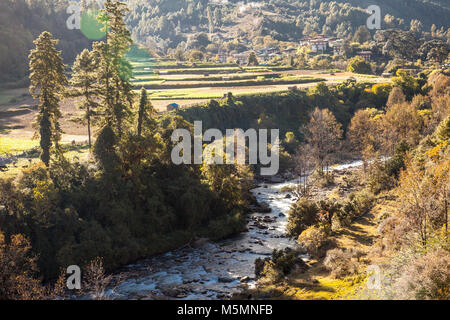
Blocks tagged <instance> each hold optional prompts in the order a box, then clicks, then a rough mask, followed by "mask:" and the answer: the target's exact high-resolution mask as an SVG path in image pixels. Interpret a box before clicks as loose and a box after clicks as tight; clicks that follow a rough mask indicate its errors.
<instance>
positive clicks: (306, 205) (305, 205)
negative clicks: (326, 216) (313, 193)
mask: <svg viewBox="0 0 450 320" xmlns="http://www.w3.org/2000/svg"><path fill="white" fill-rule="evenodd" d="M318 213H319V208H318V206H317V204H316V203H315V202H314V201H311V200H308V199H305V198H302V199H300V200H298V201H297V202H296V203H294V204H293V205H292V206H291V209H290V210H289V215H288V223H287V226H286V233H287V235H288V236H289V237H291V238H293V239H295V238H298V236H299V235H300V234H301V233H302V232H303V231H304V230H306V229H307V228H308V227H310V226H312V225H314V224H315V223H317V214H318Z"/></svg>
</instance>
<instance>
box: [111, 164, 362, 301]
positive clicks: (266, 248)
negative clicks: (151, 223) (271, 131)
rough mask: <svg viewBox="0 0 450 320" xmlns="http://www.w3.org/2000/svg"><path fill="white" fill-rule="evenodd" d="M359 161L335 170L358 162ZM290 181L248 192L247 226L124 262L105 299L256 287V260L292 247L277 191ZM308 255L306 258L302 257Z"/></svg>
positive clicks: (288, 199)
mask: <svg viewBox="0 0 450 320" xmlns="http://www.w3.org/2000/svg"><path fill="white" fill-rule="evenodd" d="M360 165H361V163H360V162H354V163H352V164H346V165H341V166H338V167H335V168H334V170H347V169H351V168H353V167H358V166H360ZM294 184H295V182H285V183H277V184H262V185H261V186H260V187H258V188H256V189H254V190H252V192H253V194H254V195H255V196H256V198H257V200H258V202H259V203H261V204H262V207H261V208H260V210H259V212H258V210H257V212H255V213H253V214H251V215H249V216H248V217H247V220H248V230H247V232H244V233H242V234H240V235H239V236H237V237H233V238H230V239H227V240H224V241H221V242H209V241H200V242H197V243H196V246H195V247H186V248H183V249H179V250H176V251H171V252H168V253H166V254H163V255H159V256H155V257H153V258H151V259H147V260H144V261H141V262H140V263H138V264H134V265H130V266H127V267H126V268H125V269H124V272H123V273H122V275H125V279H126V280H124V281H121V282H120V284H119V285H117V286H115V287H113V288H110V289H108V291H107V292H106V295H107V296H108V298H110V299H191V300H196V299H227V298H230V297H231V296H232V295H233V293H235V292H239V291H241V289H242V288H243V287H244V286H248V287H250V288H251V287H253V286H254V285H255V264H254V262H255V260H256V259H257V258H265V257H268V256H270V255H271V254H272V251H273V250H274V249H285V248H288V247H290V248H295V247H296V246H297V244H296V242H295V241H292V240H290V239H288V238H286V237H285V229H286V224H287V214H288V212H289V208H290V206H291V204H292V203H293V202H294V201H295V197H293V196H292V195H290V194H288V193H281V189H283V188H284V187H286V186H290V185H294ZM304 258H305V259H306V258H307V257H306V256H305V257H304Z"/></svg>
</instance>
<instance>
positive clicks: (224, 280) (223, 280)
mask: <svg viewBox="0 0 450 320" xmlns="http://www.w3.org/2000/svg"><path fill="white" fill-rule="evenodd" d="M218 281H219V282H221V283H230V282H233V281H234V279H232V278H230V277H219V279H218Z"/></svg>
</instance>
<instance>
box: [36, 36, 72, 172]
mask: <svg viewBox="0 0 450 320" xmlns="http://www.w3.org/2000/svg"><path fill="white" fill-rule="evenodd" d="M57 43H58V40H53V39H52V34H51V33H50V32H47V31H44V32H43V33H42V34H41V35H40V36H39V37H38V38H37V39H36V40H35V41H34V44H35V45H36V48H35V49H33V50H31V53H30V55H29V59H30V93H31V95H32V96H33V98H35V99H39V101H40V105H39V113H38V116H37V118H36V122H35V124H34V125H35V128H36V131H37V132H36V136H40V146H41V149H42V153H41V160H42V162H44V163H45V165H46V166H47V167H48V166H49V163H50V150H51V147H52V145H53V146H54V147H55V148H56V150H59V141H60V140H61V134H62V130H61V127H60V124H59V119H60V118H61V111H60V110H59V102H60V100H61V98H62V97H63V95H64V93H65V90H66V87H65V86H66V85H67V78H66V75H65V67H64V64H63V61H62V58H61V52H60V51H58V50H56V48H55V45H56V44H57Z"/></svg>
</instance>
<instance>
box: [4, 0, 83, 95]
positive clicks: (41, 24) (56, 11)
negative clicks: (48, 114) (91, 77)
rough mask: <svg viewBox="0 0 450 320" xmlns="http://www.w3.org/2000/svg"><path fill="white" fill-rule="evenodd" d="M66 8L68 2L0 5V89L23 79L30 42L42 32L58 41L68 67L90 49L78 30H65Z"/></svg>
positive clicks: (21, 0)
mask: <svg viewBox="0 0 450 320" xmlns="http://www.w3.org/2000/svg"><path fill="white" fill-rule="evenodd" d="M68 6H69V1H68V0H1V1H0V40H1V41H0V70H1V71H2V72H1V73H0V87H2V86H3V85H5V83H14V82H17V81H21V80H23V79H24V78H26V76H27V73H28V54H29V53H30V49H31V48H33V40H34V39H36V38H37V37H38V36H39V34H41V32H43V31H45V30H47V31H50V32H51V33H52V34H53V35H54V37H55V38H56V39H59V40H60V41H59V44H58V46H57V48H58V49H59V50H62V51H63V57H64V60H65V61H66V62H67V63H68V62H71V61H73V60H74V58H75V57H76V55H77V54H78V53H79V52H81V50H82V48H85V47H87V46H88V45H89V41H88V39H87V38H86V37H84V36H83V35H82V34H81V32H80V31H79V30H69V29H68V28H67V26H66V21H67V19H68V17H69V14H67V8H68ZM25 80H26V79H25ZM17 85H20V83H19V84H17Z"/></svg>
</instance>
